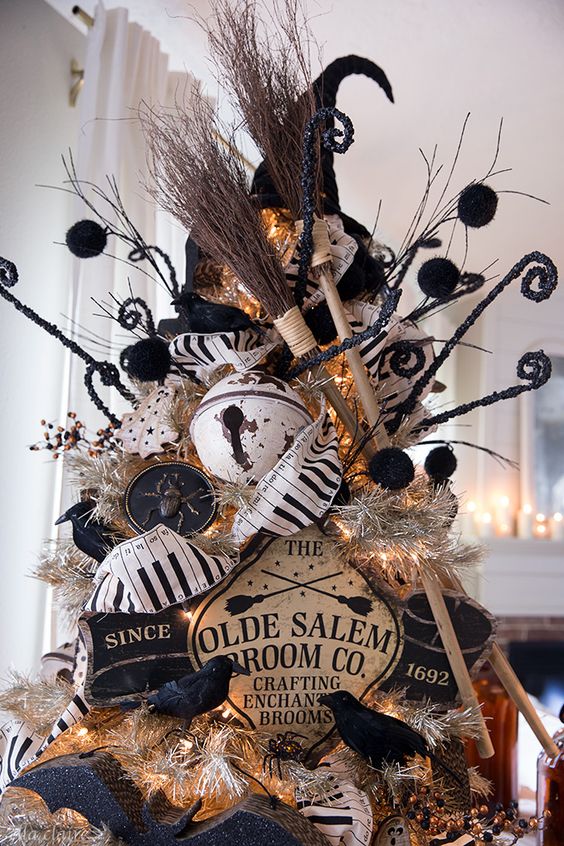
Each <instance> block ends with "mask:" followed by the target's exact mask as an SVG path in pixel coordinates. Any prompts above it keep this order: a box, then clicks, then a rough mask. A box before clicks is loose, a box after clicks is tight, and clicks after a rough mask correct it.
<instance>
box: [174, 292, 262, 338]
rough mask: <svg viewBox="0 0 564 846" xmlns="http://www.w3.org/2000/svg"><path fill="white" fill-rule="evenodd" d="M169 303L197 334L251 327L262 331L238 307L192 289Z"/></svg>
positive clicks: (259, 331) (235, 330)
mask: <svg viewBox="0 0 564 846" xmlns="http://www.w3.org/2000/svg"><path fill="white" fill-rule="evenodd" d="M171 305H174V306H177V310H178V311H179V312H180V316H181V318H184V319H185V321H186V323H187V324H188V325H189V326H190V331H191V332H195V333H196V334H198V335H200V334H201V335H206V334H210V333H212V332H237V331H241V330H244V329H253V330H254V331H255V332H258V333H259V334H262V332H263V330H262V329H261V327H260V326H257V324H256V323H253V321H252V320H251V318H250V317H249V315H248V314H246V313H245V312H244V311H242V310H241V309H240V308H236V307H235V306H230V305H223V303H214V302H212V301H211V300H206V299H204V297H201V296H200V295H199V294H195V293H194V292H193V291H182V292H181V293H180V296H178V297H177V298H176V299H175V300H173V301H172V303H171Z"/></svg>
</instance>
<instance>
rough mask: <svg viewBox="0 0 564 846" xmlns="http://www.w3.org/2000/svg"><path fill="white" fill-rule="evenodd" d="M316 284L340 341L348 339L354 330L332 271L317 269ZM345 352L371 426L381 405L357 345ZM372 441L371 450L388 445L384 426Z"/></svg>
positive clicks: (375, 421) (377, 415)
mask: <svg viewBox="0 0 564 846" xmlns="http://www.w3.org/2000/svg"><path fill="white" fill-rule="evenodd" d="M319 287H320V288H321V290H322V291H323V293H324V295H325V300H326V302H327V306H328V308H329V311H330V313H331V317H332V318H333V322H334V324H335V328H336V329H337V333H338V335H339V338H340V339H341V342H343V341H345V340H347V339H348V338H352V337H353V331H352V329H351V325H350V323H349V321H348V318H347V314H346V312H345V308H344V306H343V303H342V300H341V298H340V296H339V292H338V291H337V287H336V285H335V282H334V280H333V275H332V273H331V271H330V270H329V269H327V270H326V269H325V267H323V268H321V269H320V271H319ZM345 355H346V357H347V361H348V363H349V367H350V369H351V373H352V376H353V380H354V383H355V385H356V389H357V391H358V395H359V397H360V401H361V403H362V407H363V409H364V413H365V415H366V419H367V421H368V425H369V426H370V427H374V426H376V425H377V423H378V420H379V419H380V406H379V404H378V401H377V399H376V394H375V392H374V388H373V387H372V385H371V384H370V379H369V378H368V373H367V372H366V368H365V367H364V364H363V361H362V358H361V357H360V352H359V350H358V347H353V348H352V349H350V350H346V352H345ZM371 440H372V442H373V449H375V450H376V449H381V448H382V447H386V446H389V445H390V441H389V438H388V435H387V433H386V430H385V428H384V427H383V426H381V427H380V431H379V432H378V435H377V436H376V434H374V435H373V437H372V438H371Z"/></svg>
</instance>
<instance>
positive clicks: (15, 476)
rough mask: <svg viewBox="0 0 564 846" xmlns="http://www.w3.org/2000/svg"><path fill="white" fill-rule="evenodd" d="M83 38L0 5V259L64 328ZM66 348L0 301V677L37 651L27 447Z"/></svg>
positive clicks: (55, 387)
mask: <svg viewBox="0 0 564 846" xmlns="http://www.w3.org/2000/svg"><path fill="white" fill-rule="evenodd" d="M84 42H85V39H84V36H83V35H81V34H80V33H79V32H78V31H77V30H76V29H75V28H74V27H72V26H71V25H70V24H69V23H67V22H66V21H64V20H63V18H61V17H60V15H58V14H57V13H56V12H55V11H53V9H51V8H50V7H49V6H48V5H47V4H46V3H44V2H43V0H2V3H1V6H0V114H1V115H2V120H1V121H0V143H1V156H0V208H1V210H2V211H1V217H0V255H2V256H4V257H6V258H8V259H11V260H12V261H14V262H15V263H16V265H17V266H18V269H19V273H20V282H19V283H18V285H17V286H16V287H15V288H14V289H13V293H14V294H15V295H16V296H17V297H21V298H22V299H23V300H24V302H26V303H27V304H29V305H31V306H33V307H34V308H35V309H36V310H37V311H38V312H39V313H40V314H41V315H42V316H44V317H46V318H48V319H49V320H51V321H52V322H54V323H58V324H59V325H60V324H61V322H62V321H61V318H60V313H61V312H65V311H66V304H67V296H68V290H69V287H68V286H69V273H70V261H69V258H70V254H69V253H68V251H67V249H66V247H61V246H56V245H54V243H53V242H55V241H63V240H64V234H65V231H66V229H67V228H68V227H69V225H70V224H71V223H72V220H70V215H69V203H68V201H67V195H65V194H64V193H62V192H59V191H52V190H46V189H43V188H39V187H36V186H37V185H38V184H39V183H43V184H50V185H60V184H61V182H62V178H63V170H62V166H61V161H60V156H61V153H63V152H66V150H67V149H68V147H69V146H74V145H75V141H76V137H77V133H78V121H77V112H76V110H73V109H71V108H70V107H69V105H68V90H69V87H70V84H71V78H70V61H71V58H73V57H74V58H76V59H77V60H78V61H81V59H82V54H83V50H84ZM61 353H62V347H60V346H59V345H58V342H57V341H55V340H54V339H52V338H50V337H49V336H47V335H46V334H45V333H43V332H42V331H41V330H39V329H38V328H37V327H36V326H34V325H33V324H31V323H30V322H29V321H27V320H26V319H24V318H23V317H22V316H21V315H20V314H18V313H17V312H16V311H15V310H14V309H13V307H12V306H10V305H8V304H7V303H5V302H4V301H3V300H2V301H0V380H1V384H2V391H1V393H0V419H1V421H2V480H1V483H0V496H1V503H0V515H1V519H0V537H1V544H0V550H1V558H0V677H2V676H4V674H5V670H6V668H7V667H8V666H9V665H14V666H16V667H18V668H20V669H23V670H25V669H29V668H32V667H33V665H34V664H35V663H36V662H37V658H38V657H39V655H40V652H41V645H42V644H41V640H42V628H43V608H44V595H45V592H44V588H43V586H42V585H41V584H40V583H39V582H37V581H36V580H34V579H30V578H29V577H28V576H27V574H28V572H29V571H30V570H31V569H32V567H33V566H34V563H35V556H36V554H37V552H38V551H39V549H40V546H41V542H42V539H43V538H45V537H48V536H49V535H50V534H51V533H52V522H53V514H52V511H53V508H55V510H56V505H54V503H53V483H54V479H55V467H56V463H55V462H54V461H52V460H48V457H47V456H48V453H47V452H42V453H36V452H35V453H34V452H30V451H29V450H28V448H27V446H28V445H29V444H32V443H33V442H35V441H36V440H38V439H39V438H40V437H41V435H42V429H41V426H40V425H39V421H40V419H41V418H42V417H45V418H47V419H48V420H58V419H59V417H60V387H61V369H62V366H63V356H62V354H61Z"/></svg>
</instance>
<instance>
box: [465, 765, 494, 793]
mask: <svg viewBox="0 0 564 846" xmlns="http://www.w3.org/2000/svg"><path fill="white" fill-rule="evenodd" d="M468 778H469V779H470V791H471V793H472V795H473V796H477V797H482V798H483V799H487V798H488V797H489V796H491V795H492V793H493V784H492V782H491V781H490V780H489V778H486V777H485V776H483V775H482V773H481V772H480V770H479V769H478V767H469V768H468Z"/></svg>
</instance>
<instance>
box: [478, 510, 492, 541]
mask: <svg viewBox="0 0 564 846" xmlns="http://www.w3.org/2000/svg"><path fill="white" fill-rule="evenodd" d="M492 535H493V520H492V515H491V514H490V513H489V511H484V513H483V514H482V516H481V519H480V537H481V538H491V536H492Z"/></svg>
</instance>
